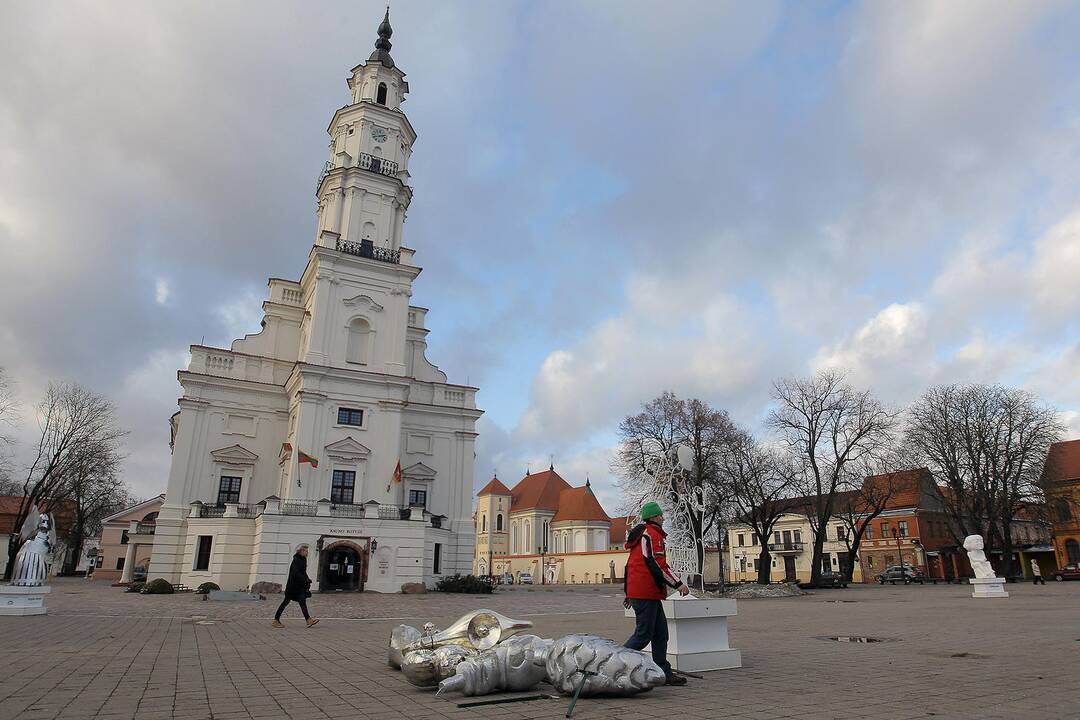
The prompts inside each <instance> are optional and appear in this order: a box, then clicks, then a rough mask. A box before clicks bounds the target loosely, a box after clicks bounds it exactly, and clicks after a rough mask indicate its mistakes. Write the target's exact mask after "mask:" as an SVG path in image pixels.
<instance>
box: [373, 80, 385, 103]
mask: <svg viewBox="0 0 1080 720" xmlns="http://www.w3.org/2000/svg"><path fill="white" fill-rule="evenodd" d="M375 102H377V103H379V104H380V105H385V104H386V83H379V90H378V92H377V93H376V94H375Z"/></svg>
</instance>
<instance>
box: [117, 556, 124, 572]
mask: <svg viewBox="0 0 1080 720" xmlns="http://www.w3.org/2000/svg"><path fill="white" fill-rule="evenodd" d="M116 569H117V570H123V569H124V558H116Z"/></svg>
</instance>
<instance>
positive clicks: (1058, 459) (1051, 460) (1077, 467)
mask: <svg viewBox="0 0 1080 720" xmlns="http://www.w3.org/2000/svg"><path fill="white" fill-rule="evenodd" d="M1044 472H1045V473H1046V477H1047V479H1048V480H1051V481H1056V482H1061V481H1064V480H1080V440H1066V441H1065V442H1056V443H1054V444H1053V445H1051V446H1050V454H1049V455H1048V456H1047V458H1046V469H1045V470H1044Z"/></svg>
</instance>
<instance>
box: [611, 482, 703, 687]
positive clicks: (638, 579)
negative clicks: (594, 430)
mask: <svg viewBox="0 0 1080 720" xmlns="http://www.w3.org/2000/svg"><path fill="white" fill-rule="evenodd" d="M641 519H642V522H641V524H639V525H638V526H637V527H635V528H634V529H633V530H631V531H630V534H629V535H627V537H626V549H627V550H629V551H630V559H629V560H628V561H627V563H626V573H625V575H624V583H625V585H624V590H625V593H626V605H627V607H632V608H634V615H635V616H636V618H637V624H636V625H635V626H634V634H633V635H631V636H630V639H629V640H627V641H626V643H624V644H625V645H626V647H628V648H630V649H631V650H641V649H642V648H644V647H645V646H646V645H648V644H649V643H652V657H653V661H655V662H656V664H657V665H659V666H660V669H661V670H663V671H664V675H666V676H667V684H668V685H685V684H686V678H685V677H683V676H682V675H675V674H674V673H673V672H672V671H671V664H670V663H668V661H667V643H668V627H667V616H665V615H664V606H663V604H662V603H661V601H662V600H664V599H665V598H666V597H667V596H668V588H671V589H673V590H678V591H679V594H680V595H686V594H687V593H689V592H690V588H688V587H686V583H684V582H683V581H682V580H680V579H679V578H678V577H677V576H676V575H675V573H673V572H672V571H671V568H670V567H668V564H667V558H666V555H665V552H664V538H665V537H667V533H665V532H664V514H663V510H661V509H660V506H659V505H658V504H657V503H654V502H650V503H645V506H644V507H642V508H641Z"/></svg>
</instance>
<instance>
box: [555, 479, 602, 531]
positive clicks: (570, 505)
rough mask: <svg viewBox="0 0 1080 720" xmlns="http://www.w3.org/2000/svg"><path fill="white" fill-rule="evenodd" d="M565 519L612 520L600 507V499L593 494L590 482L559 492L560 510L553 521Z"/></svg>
mask: <svg viewBox="0 0 1080 720" xmlns="http://www.w3.org/2000/svg"><path fill="white" fill-rule="evenodd" d="M564 520H601V521H604V522H610V521H611V518H609V517H608V514H607V513H606V512H604V508H602V507H600V503H599V501H597V499H596V496H595V495H593V491H592V488H591V487H590V486H589V484H588V483H585V486H584V487H576V488H569V489H568V490H563V491H562V492H561V493H559V510H558V512H556V513H555V517H553V518H552V519H551V522H552V523H557V522H563V521H564Z"/></svg>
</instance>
